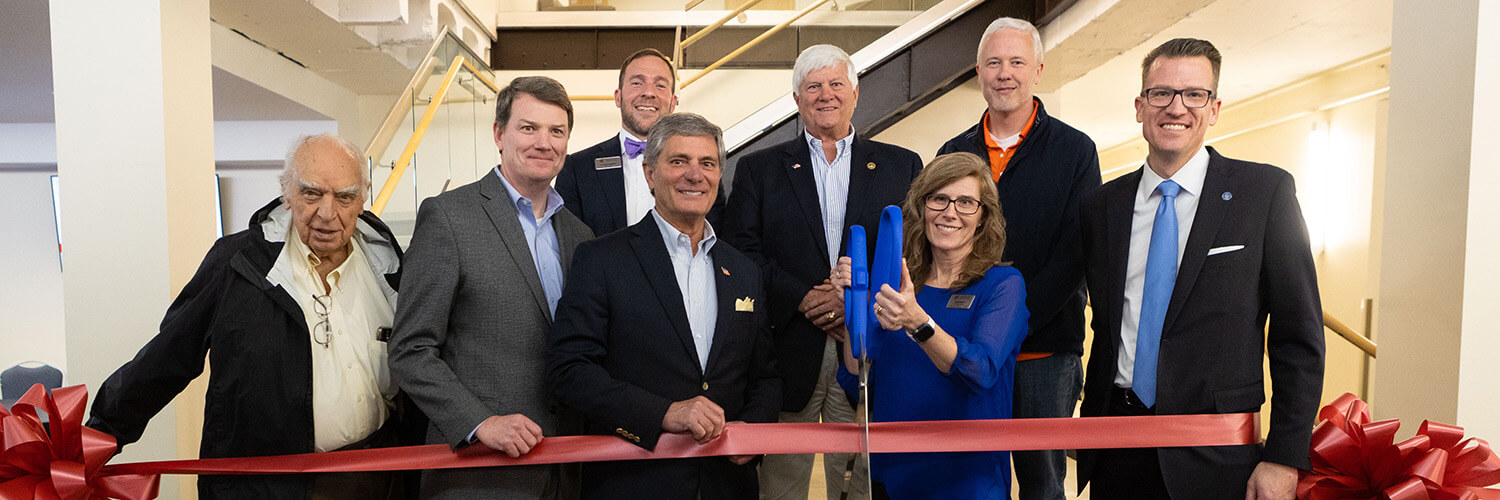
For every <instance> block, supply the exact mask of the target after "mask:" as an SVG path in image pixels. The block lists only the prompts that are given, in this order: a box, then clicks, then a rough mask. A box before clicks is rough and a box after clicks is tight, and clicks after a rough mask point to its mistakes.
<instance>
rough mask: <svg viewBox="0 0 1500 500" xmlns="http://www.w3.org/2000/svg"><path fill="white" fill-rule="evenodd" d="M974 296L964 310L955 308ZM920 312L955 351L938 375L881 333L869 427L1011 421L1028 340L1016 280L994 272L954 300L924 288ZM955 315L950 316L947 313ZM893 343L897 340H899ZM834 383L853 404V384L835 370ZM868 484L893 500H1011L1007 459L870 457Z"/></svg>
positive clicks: (917, 353)
mask: <svg viewBox="0 0 1500 500" xmlns="http://www.w3.org/2000/svg"><path fill="white" fill-rule="evenodd" d="M959 295H972V296H974V300H973V302H972V304H971V305H970V306H969V307H968V308H960V307H956V305H957V304H961V303H962V302H963V300H964V299H960V300H958V301H956V302H950V300H952V299H953V298H954V297H955V296H959ZM917 303H918V304H920V305H921V306H922V309H923V310H925V311H926V312H927V314H928V315H930V316H932V319H933V321H935V322H937V324H938V326H940V327H942V329H943V330H944V331H946V332H948V334H949V335H952V336H953V338H954V340H956V341H957V342H958V356H957V358H955V359H954V360H953V366H952V369H951V370H950V371H949V373H947V374H944V373H942V372H940V371H938V369H937V367H936V366H934V365H933V364H932V360H931V359H929V358H928V357H927V354H926V353H925V352H924V351H923V350H922V348H921V347H920V346H918V345H917V343H915V342H912V341H911V340H910V339H908V338H906V336H905V335H904V334H902V333H900V332H896V333H882V332H876V333H877V334H879V335H881V337H879V338H878V339H872V340H873V341H874V342H877V343H879V346H876V347H873V348H872V349H871V350H870V352H871V353H872V355H874V356H876V358H875V359H872V364H871V368H870V401H871V402H870V410H871V420H872V421H875V422H901V421H921V420H980V419H999V418H1010V416H1011V401H1012V395H1013V392H1014V390H1015V372H1016V355H1018V354H1019V353H1020V350H1021V341H1022V340H1023V339H1025V337H1026V331H1027V327H1026V320H1027V319H1028V316H1029V314H1028V312H1027V310H1026V287H1025V286H1024V284H1023V282H1022V279H1021V273H1020V272H1018V271H1016V270H1015V268H1012V267H1010V266H995V267H993V268H990V270H989V271H988V272H986V273H985V275H984V278H983V279H981V280H980V281H979V282H977V283H974V284H972V285H969V286H968V287H965V288H963V289H960V290H947V289H940V288H935V287H930V286H929V287H923V288H922V290H921V291H919V292H918V293H917ZM950 305H955V307H949V306H950ZM897 337H899V338H897ZM839 383H840V384H841V385H842V386H843V387H844V390H845V391H846V392H849V393H850V394H851V395H852V396H851V397H857V396H853V395H857V391H858V389H857V388H858V379H857V377H856V376H855V375H853V374H851V373H849V372H848V371H846V370H843V369H841V370H839ZM870 478H871V479H873V480H875V481H880V482H882V483H884V484H885V488H886V491H887V492H888V493H889V494H890V497H891V498H893V499H896V498H899V499H914V498H965V499H971V498H972V499H979V498H1007V497H1008V496H1009V495H1010V452H1005V451H994V452H969V453H888V454H876V455H872V456H871V457H870Z"/></svg>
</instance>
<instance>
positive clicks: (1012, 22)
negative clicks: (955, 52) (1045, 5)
mask: <svg viewBox="0 0 1500 500" xmlns="http://www.w3.org/2000/svg"><path fill="white" fill-rule="evenodd" d="M1003 29H1013V30H1017V31H1020V32H1021V33H1025V34H1029V35H1031V46H1032V47H1033V48H1034V50H1036V62H1038V63H1040V62H1042V33H1041V32H1040V31H1037V30H1036V26H1033V25H1032V24H1031V23H1030V22H1027V21H1026V20H1025V19H1016V18H1014V17H1002V18H999V19H996V20H995V22H992V23H990V25H989V27H987V28H985V29H984V35H983V36H980V37H979V49H978V50H976V51H975V54H974V60H975V61H977V62H978V63H979V64H983V63H984V61H982V60H981V59H983V58H984V43H985V42H988V41H989V40H990V35H993V34H995V32H997V31H1000V30H1003Z"/></svg>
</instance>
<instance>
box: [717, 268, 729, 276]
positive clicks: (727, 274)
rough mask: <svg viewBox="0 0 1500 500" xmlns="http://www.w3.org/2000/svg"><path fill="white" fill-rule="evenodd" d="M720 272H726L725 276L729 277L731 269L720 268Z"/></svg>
mask: <svg viewBox="0 0 1500 500" xmlns="http://www.w3.org/2000/svg"><path fill="white" fill-rule="evenodd" d="M719 270H720V271H724V275H725V276H729V268H727V267H720V268H719Z"/></svg>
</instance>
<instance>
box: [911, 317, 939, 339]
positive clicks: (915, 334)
mask: <svg viewBox="0 0 1500 500" xmlns="http://www.w3.org/2000/svg"><path fill="white" fill-rule="evenodd" d="M934 333H937V323H934V322H933V321H932V317H931V316H928V317H927V322H926V323H922V325H921V326H918V327H917V329H916V330H907V331H906V336H907V337H910V338H911V340H912V342H916V343H918V344H920V343H923V342H926V341H927V339H930V338H932V334H934Z"/></svg>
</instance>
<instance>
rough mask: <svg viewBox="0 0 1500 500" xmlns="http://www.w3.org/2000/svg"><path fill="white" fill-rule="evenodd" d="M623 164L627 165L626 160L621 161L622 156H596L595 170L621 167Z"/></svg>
mask: <svg viewBox="0 0 1500 500" xmlns="http://www.w3.org/2000/svg"><path fill="white" fill-rule="evenodd" d="M623 166H625V162H624V161H621V160H620V157H618V156H606V157H603V158H594V170H609V169H612V168H620V167H623Z"/></svg>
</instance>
